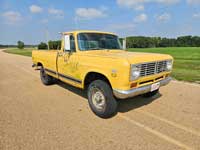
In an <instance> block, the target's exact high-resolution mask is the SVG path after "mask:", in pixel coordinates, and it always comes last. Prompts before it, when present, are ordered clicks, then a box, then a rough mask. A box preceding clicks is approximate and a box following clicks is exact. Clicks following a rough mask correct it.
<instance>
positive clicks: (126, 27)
mask: <svg viewBox="0 0 200 150" xmlns="http://www.w3.org/2000/svg"><path fill="white" fill-rule="evenodd" d="M110 28H112V29H114V30H133V29H134V28H135V25H134V24H113V25H111V26H110Z"/></svg>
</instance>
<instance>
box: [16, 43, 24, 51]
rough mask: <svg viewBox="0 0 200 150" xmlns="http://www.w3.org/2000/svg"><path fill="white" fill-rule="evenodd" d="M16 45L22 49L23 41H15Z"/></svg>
mask: <svg viewBox="0 0 200 150" xmlns="http://www.w3.org/2000/svg"><path fill="white" fill-rule="evenodd" d="M17 47H18V48H19V49H23V48H24V42H22V41H18V42H17Z"/></svg>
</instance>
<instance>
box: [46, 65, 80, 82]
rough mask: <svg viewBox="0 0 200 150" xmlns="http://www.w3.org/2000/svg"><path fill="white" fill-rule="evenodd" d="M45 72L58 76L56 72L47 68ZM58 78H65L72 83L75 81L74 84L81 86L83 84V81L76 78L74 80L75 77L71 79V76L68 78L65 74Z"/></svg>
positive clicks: (59, 74)
mask: <svg viewBox="0 0 200 150" xmlns="http://www.w3.org/2000/svg"><path fill="white" fill-rule="evenodd" d="M45 71H47V72H49V73H52V74H55V75H56V74H57V73H56V72H55V71H53V70H50V69H47V68H45ZM58 76H60V77H62V78H64V79H67V80H71V81H73V82H76V83H79V84H81V83H82V81H81V80H79V79H75V78H73V77H70V76H67V75H64V74H61V73H58Z"/></svg>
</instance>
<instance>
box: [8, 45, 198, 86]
mask: <svg viewBox="0 0 200 150" xmlns="http://www.w3.org/2000/svg"><path fill="white" fill-rule="evenodd" d="M128 50H129V51H133V52H149V53H162V54H170V55H172V56H173V57H174V59H175V62H174V69H173V73H172V76H173V77H174V78H175V79H177V80H183V81H189V82H196V83H200V47H198V48H197V47H169V48H144V49H143V48H131V49H128ZM31 51H32V49H23V50H19V49H17V48H15V49H7V50H5V52H7V53H13V54H18V55H24V56H30V57H31Z"/></svg>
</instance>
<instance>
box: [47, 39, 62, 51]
mask: <svg viewBox="0 0 200 150" xmlns="http://www.w3.org/2000/svg"><path fill="white" fill-rule="evenodd" d="M48 43H49V49H54V50H57V49H60V48H61V40H58V41H49V42H48Z"/></svg>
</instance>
